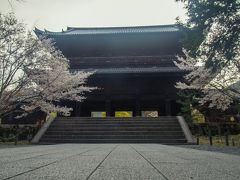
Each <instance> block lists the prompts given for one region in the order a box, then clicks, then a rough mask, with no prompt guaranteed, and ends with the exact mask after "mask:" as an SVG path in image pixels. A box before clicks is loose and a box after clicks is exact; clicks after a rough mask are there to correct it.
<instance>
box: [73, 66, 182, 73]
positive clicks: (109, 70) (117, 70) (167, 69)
mask: <svg viewBox="0 0 240 180" xmlns="http://www.w3.org/2000/svg"><path fill="white" fill-rule="evenodd" d="M73 71H86V72H92V71H94V72H95V73H96V74H121V73H123V74H124V73H128V74H129V73H171V72H184V71H183V70H181V69H179V68H178V67H147V68H144V67H141V68H128V67H124V68H100V69H74V70H73Z"/></svg>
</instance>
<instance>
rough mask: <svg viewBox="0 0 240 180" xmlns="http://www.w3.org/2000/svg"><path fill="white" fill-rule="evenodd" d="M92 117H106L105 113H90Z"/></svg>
mask: <svg viewBox="0 0 240 180" xmlns="http://www.w3.org/2000/svg"><path fill="white" fill-rule="evenodd" d="M91 116H92V117H106V116H107V113H106V112H91Z"/></svg>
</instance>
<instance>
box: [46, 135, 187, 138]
mask: <svg viewBox="0 0 240 180" xmlns="http://www.w3.org/2000/svg"><path fill="white" fill-rule="evenodd" d="M45 138H55V139H176V138H182V139H184V136H183V135H180V136H174V135H125V134H122V135H45V136H44V137H43V139H45Z"/></svg>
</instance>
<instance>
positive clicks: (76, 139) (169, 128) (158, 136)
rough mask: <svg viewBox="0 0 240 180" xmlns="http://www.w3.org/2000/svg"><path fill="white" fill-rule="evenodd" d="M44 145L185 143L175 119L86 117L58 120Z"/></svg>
mask: <svg viewBox="0 0 240 180" xmlns="http://www.w3.org/2000/svg"><path fill="white" fill-rule="evenodd" d="M40 141H41V142H42V143H162V144H184V143H186V142H187V141H186V138H185V135H184V134H183V131H182V129H181V127H180V124H179V122H178V120H177V118H176V117H171V116H168V117H158V118H146V117H133V118H114V117H107V118H90V117H88V118H86V117H58V118H56V119H55V120H54V121H53V123H52V124H51V125H50V127H49V128H48V130H47V131H46V133H45V135H44V136H43V137H42V138H41V140H40Z"/></svg>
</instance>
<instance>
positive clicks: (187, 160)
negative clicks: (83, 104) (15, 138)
mask: <svg viewBox="0 0 240 180" xmlns="http://www.w3.org/2000/svg"><path fill="white" fill-rule="evenodd" d="M186 147H187V148H186ZM192 147H193V146H192ZM239 162H240V157H239V156H236V155H232V154H231V155H230V154H223V153H217V152H209V151H205V150H204V151H202V150H196V149H192V148H190V146H184V148H183V147H179V146H166V145H160V144H58V145H34V146H26V147H15V148H2V149H0V179H3V180H4V179H5V180H6V179H16V180H32V179H34V180H43V179H44V180H45V179H51V180H65V179H70V180H71V179H74V180H79V179H80V180H82V179H83V180H99V179H100V180H115V179H116V180H128V179H129V180H135V179H136V180H146V179H151V180H193V179H197V180H239V179H240V166H239Z"/></svg>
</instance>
